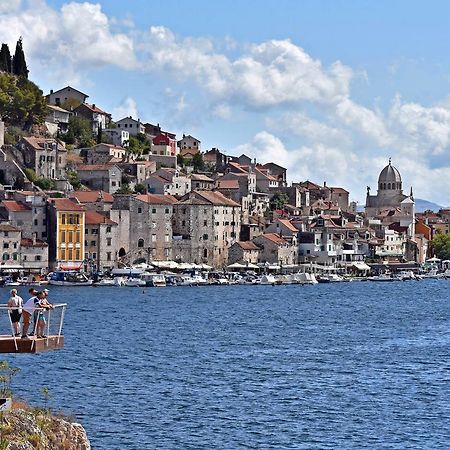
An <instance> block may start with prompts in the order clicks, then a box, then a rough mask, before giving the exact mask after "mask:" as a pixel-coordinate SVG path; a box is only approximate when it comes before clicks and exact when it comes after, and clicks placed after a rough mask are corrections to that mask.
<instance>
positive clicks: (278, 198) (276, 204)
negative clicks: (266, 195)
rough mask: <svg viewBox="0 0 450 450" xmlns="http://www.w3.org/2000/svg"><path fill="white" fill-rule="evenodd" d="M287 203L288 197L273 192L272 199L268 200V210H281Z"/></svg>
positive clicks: (281, 193) (282, 193)
mask: <svg viewBox="0 0 450 450" xmlns="http://www.w3.org/2000/svg"><path fill="white" fill-rule="evenodd" d="M288 202H289V197H288V195H287V194H285V193H284V192H275V194H274V195H273V197H272V198H271V199H270V203H269V205H270V209H271V210H272V211H273V210H274V209H282V208H283V206H284V205H286V204H287V203H288Z"/></svg>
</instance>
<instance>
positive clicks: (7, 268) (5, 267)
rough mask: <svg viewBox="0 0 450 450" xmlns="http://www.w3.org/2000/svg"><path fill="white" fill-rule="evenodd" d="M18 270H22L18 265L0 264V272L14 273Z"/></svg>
mask: <svg viewBox="0 0 450 450" xmlns="http://www.w3.org/2000/svg"><path fill="white" fill-rule="evenodd" d="M18 270H23V266H21V265H19V264H16V265H14V264H0V272H8V273H11V272H16V271H18Z"/></svg>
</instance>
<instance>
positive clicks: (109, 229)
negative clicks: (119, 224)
mask: <svg viewBox="0 0 450 450" xmlns="http://www.w3.org/2000/svg"><path fill="white" fill-rule="evenodd" d="M106 232H107V233H111V225H108V226H107V227H106Z"/></svg>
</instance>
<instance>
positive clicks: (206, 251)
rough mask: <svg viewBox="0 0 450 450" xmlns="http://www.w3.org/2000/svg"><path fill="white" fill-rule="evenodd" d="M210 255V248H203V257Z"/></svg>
mask: <svg viewBox="0 0 450 450" xmlns="http://www.w3.org/2000/svg"><path fill="white" fill-rule="evenodd" d="M207 257H208V249H207V248H205V249H203V258H207Z"/></svg>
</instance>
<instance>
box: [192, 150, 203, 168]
mask: <svg viewBox="0 0 450 450" xmlns="http://www.w3.org/2000/svg"><path fill="white" fill-rule="evenodd" d="M192 165H193V166H194V171H196V172H198V171H201V170H203V169H204V168H205V163H204V162H203V156H202V154H201V153H200V152H198V153H196V154H195V155H194V156H193V157H192Z"/></svg>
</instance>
